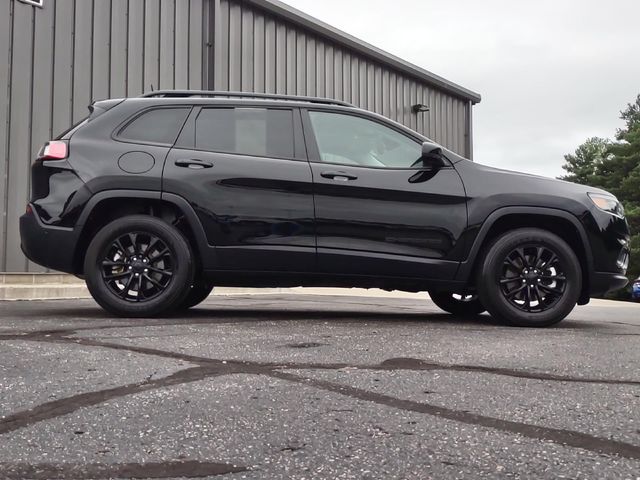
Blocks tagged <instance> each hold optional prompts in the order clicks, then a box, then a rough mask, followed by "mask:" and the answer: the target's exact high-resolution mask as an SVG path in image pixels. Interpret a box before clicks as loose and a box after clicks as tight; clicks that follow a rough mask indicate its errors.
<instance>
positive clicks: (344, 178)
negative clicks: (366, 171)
mask: <svg viewBox="0 0 640 480" xmlns="http://www.w3.org/2000/svg"><path fill="white" fill-rule="evenodd" d="M320 176H322V177H323V178H330V179H331V180H339V181H341V182H348V181H349V180H357V179H358V177H356V176H355V175H351V174H350V173H347V172H338V171H328V172H322V173H321V174H320Z"/></svg>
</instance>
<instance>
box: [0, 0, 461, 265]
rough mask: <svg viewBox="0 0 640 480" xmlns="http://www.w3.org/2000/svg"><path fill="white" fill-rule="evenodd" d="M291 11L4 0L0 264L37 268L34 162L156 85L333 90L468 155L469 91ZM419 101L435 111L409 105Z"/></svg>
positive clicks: (236, 5)
mask: <svg viewBox="0 0 640 480" xmlns="http://www.w3.org/2000/svg"><path fill="white" fill-rule="evenodd" d="M285 7H286V6H285V5H282V4H279V3H278V2H274V1H272V0H269V1H267V0H45V2H44V8H42V9H41V8H38V7H34V6H30V5H27V4H24V3H21V2H18V0H0V52H1V53H0V88H1V92H0V213H1V214H2V217H1V218H0V271H8V272H11V271H17V272H21V271H26V270H29V271H41V268H40V267H38V266H37V265H34V264H30V263H29V262H27V260H26V259H25V258H24V256H23V255H22V253H21V251H20V239H19V232H18V218H19V217H20V215H22V213H23V212H24V208H25V205H26V202H27V199H28V197H29V169H30V163H31V160H32V158H33V156H34V155H35V154H36V152H37V150H38V149H39V148H40V147H41V145H42V144H43V143H44V142H45V141H47V140H49V139H50V138H53V137H54V136H56V135H57V134H59V133H60V132H62V131H64V130H66V129H67V128H69V127H70V126H71V125H72V124H74V123H76V122H77V121H79V120H80V119H81V118H83V117H84V116H85V115H86V113H87V105H89V104H90V103H91V102H92V101H93V100H98V99H103V98H115V97H122V96H135V95H139V94H140V93H142V92H143V91H148V90H150V89H151V87H152V86H153V87H154V88H156V89H159V88H191V89H200V88H215V89H221V90H227V89H229V90H244V91H257V92H269V93H287V94H298V95H311V96H322V97H331V98H336V99H340V100H345V101H347V102H351V103H354V104H356V105H358V106H360V107H363V108H366V109H368V110H372V111H375V112H378V113H380V114H382V115H385V116H387V117H389V118H392V119H394V120H396V121H398V122H400V123H403V124H405V125H407V126H409V127H411V128H413V129H415V130H417V131H419V132H422V133H424V134H425V135H426V136H428V137H430V138H432V139H434V140H436V141H438V142H440V143H442V144H443V145H445V146H447V147H448V148H450V149H452V150H454V151H455V152H458V153H461V154H463V155H466V156H470V153H471V152H470V150H471V118H470V115H471V103H470V102H469V99H465V98H464V94H462V96H456V95H455V94H452V93H451V92H449V91H447V90H446V89H443V87H442V84H441V83H440V84H439V83H438V82H435V83H433V82H431V83H430V82H428V81H426V80H425V79H424V78H422V77H421V75H420V74H419V72H418V73H417V74H416V75H411V74H410V73H407V69H406V68H405V69H404V70H401V69H396V68H394V67H393V66H392V65H394V63H393V62H391V63H389V62H387V63H385V62H384V61H381V60H380V58H376V55H367V54H366V53H365V52H366V49H365V50H362V49H357V48H350V46H349V43H348V42H346V43H345V42H343V43H340V42H339V41H336V36H335V35H334V36H333V37H332V36H331V35H329V36H327V35H323V34H322V33H318V32H321V30H314V28H313V26H314V23H313V19H310V18H307V19H306V20H304V21H306V22H307V23H306V26H305V24H304V22H303V23H296V21H295V18H294V19H292V18H289V17H291V15H289V16H287V15H283V14H282V12H280V13H278V9H282V8H285ZM286 8H288V7H286ZM293 17H296V14H293ZM338 37H339V35H338ZM352 43H353V42H352ZM378 57H379V55H378ZM408 71H409V72H411V71H412V67H411V66H410V68H409V69H408ZM440 80H441V81H443V82H446V81H445V80H444V79H440ZM438 85H440V86H438ZM453 91H455V89H454V90H453ZM416 103H422V104H425V105H428V106H429V107H430V108H431V111H430V112H428V113H420V114H415V113H413V112H412V111H411V106H412V105H414V104H416Z"/></svg>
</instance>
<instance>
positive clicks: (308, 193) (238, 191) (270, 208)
mask: <svg viewBox="0 0 640 480" xmlns="http://www.w3.org/2000/svg"><path fill="white" fill-rule="evenodd" d="M163 192H168V193H174V194H177V195H180V196H182V197H184V198H185V199H187V200H188V201H189V202H190V203H191V205H192V206H193V208H194V210H195V211H196V213H197V215H198V217H199V218H200V221H201V222H202V225H203V227H204V229H205V232H206V235H207V240H208V242H209V244H210V245H212V246H214V247H215V250H216V257H217V265H216V269H218V270H241V271H266V272H272V271H282V272H308V271H313V270H315V232H314V208H313V195H312V175H311V169H310V166H309V163H308V162H307V158H306V152H305V148H304V141H303V137H302V127H301V120H300V112H299V111H298V110H297V109H294V108H287V107H284V108H280V107H262V106H228V105H216V106H210V107H209V106H206V107H201V108H196V109H194V111H193V112H192V114H191V116H190V118H189V119H188V120H187V124H186V125H185V127H184V129H183V132H182V134H181V135H180V138H179V139H178V141H177V142H176V146H175V147H174V148H173V149H172V150H171V152H170V153H169V155H168V157H167V161H166V163H165V170H164V175H163Z"/></svg>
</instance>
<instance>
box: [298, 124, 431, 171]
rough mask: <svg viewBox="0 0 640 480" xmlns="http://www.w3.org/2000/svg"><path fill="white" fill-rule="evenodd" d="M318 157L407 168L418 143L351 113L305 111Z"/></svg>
mask: <svg viewBox="0 0 640 480" xmlns="http://www.w3.org/2000/svg"><path fill="white" fill-rule="evenodd" d="M309 115H310V117H311V124H312V126H313V131H314V133H315V137H316V142H317V143H318V149H319V150H320V160H321V161H322V162H326V163H337V164H343V165H357V166H362V167H378V168H410V167H411V166H412V165H413V164H414V163H415V162H416V161H417V160H419V159H420V158H421V157H422V145H421V144H420V143H418V142H416V141H415V140H412V139H411V138H409V137H406V136H405V135H403V134H401V133H399V132H397V131H395V130H393V129H391V128H388V127H385V126H384V125H382V124H380V123H377V122H373V121H371V120H367V119H365V118H361V117H355V116H352V115H344V114H339V113H329V112H309Z"/></svg>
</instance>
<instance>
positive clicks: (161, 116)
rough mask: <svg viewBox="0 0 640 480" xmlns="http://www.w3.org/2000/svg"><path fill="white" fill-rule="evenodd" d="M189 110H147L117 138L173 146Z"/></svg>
mask: <svg viewBox="0 0 640 480" xmlns="http://www.w3.org/2000/svg"><path fill="white" fill-rule="evenodd" d="M189 110H190V109H189V108H187V107H185V108H156V109H154V110H149V111H147V112H145V113H143V114H142V115H140V116H139V117H136V118H135V119H134V120H133V121H132V122H131V123H129V124H128V125H127V126H126V127H124V128H123V129H122V130H121V131H120V134H119V135H118V136H119V137H121V138H123V139H125V140H133V141H136V142H148V143H164V144H167V145H173V143H174V142H175V141H176V138H178V134H179V133H180V129H181V128H182V125H183V124H184V121H185V120H186V119H187V115H188V114H189Z"/></svg>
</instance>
